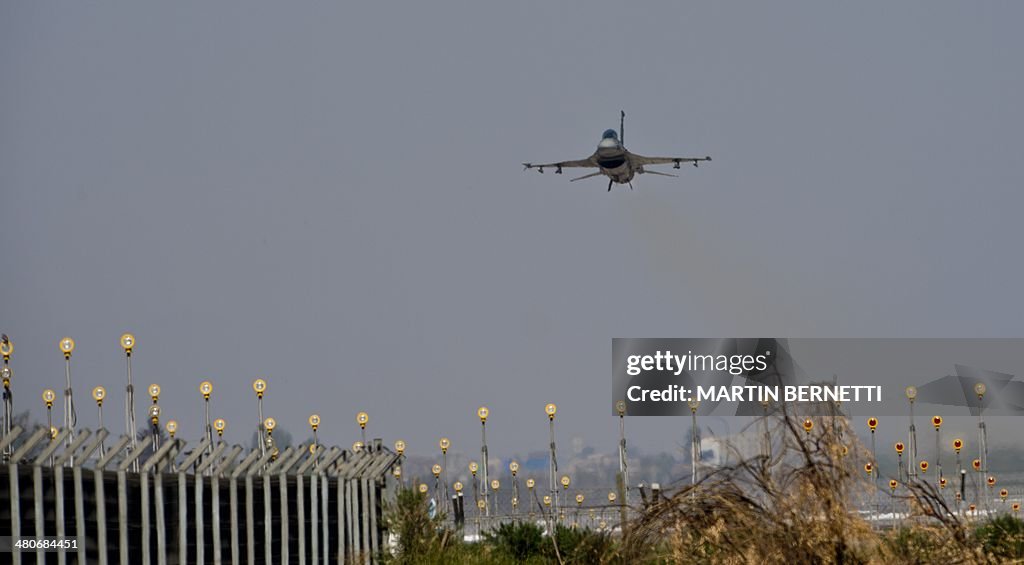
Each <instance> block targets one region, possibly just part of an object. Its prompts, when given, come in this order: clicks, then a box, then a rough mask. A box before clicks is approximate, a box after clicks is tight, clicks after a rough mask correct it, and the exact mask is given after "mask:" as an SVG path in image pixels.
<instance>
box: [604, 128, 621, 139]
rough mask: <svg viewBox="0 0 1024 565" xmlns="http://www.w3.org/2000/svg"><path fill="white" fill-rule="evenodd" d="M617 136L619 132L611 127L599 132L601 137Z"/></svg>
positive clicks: (615, 137) (613, 137) (616, 137)
mask: <svg viewBox="0 0 1024 565" xmlns="http://www.w3.org/2000/svg"><path fill="white" fill-rule="evenodd" d="M618 138H619V134H618V133H617V132H616V131H615V130H613V129H606V130H604V133H602V134H601V139H618Z"/></svg>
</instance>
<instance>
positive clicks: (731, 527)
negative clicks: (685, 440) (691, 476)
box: [621, 405, 986, 563]
mask: <svg viewBox="0 0 1024 565" xmlns="http://www.w3.org/2000/svg"><path fill="white" fill-rule="evenodd" d="M818 408H820V409H823V410H819V412H818V413H819V414H820V413H826V414H827V415H825V416H816V417H813V418H812V419H813V421H814V427H813V429H812V430H811V432H807V431H805V430H804V428H803V426H802V423H803V420H804V418H803V417H797V416H796V415H795V414H793V413H792V412H791V409H790V408H788V407H786V406H781V407H779V409H778V410H776V412H775V413H774V414H773V415H772V416H769V417H768V419H767V420H766V421H765V422H761V423H758V424H757V425H765V424H768V425H769V426H770V428H771V430H770V431H769V434H770V436H771V437H772V438H773V446H772V449H771V454H770V456H769V455H768V454H762V455H761V456H757V457H752V458H746V459H742V458H738V457H737V458H738V459H740V462H739V463H736V464H732V465H728V466H723V467H719V468H716V469H715V470H713V471H710V472H708V473H707V474H706V475H705V476H704V477H702V478H701V480H700V481H699V482H698V483H697V484H696V485H695V486H691V485H689V484H686V485H684V486H681V487H679V488H678V489H677V490H676V491H675V492H674V493H673V494H671V495H669V496H668V497H666V498H664V499H662V500H661V501H660V502H658V503H657V504H653V505H651V506H649V507H648V508H646V509H644V511H643V512H641V513H640V516H639V518H637V519H635V520H633V521H632V522H631V523H629V524H627V525H626V528H625V534H624V539H623V543H622V546H621V556H622V557H623V558H624V560H626V561H629V562H643V561H647V562H654V561H672V562H676V563H906V562H921V563H937V562H941V563H975V562H984V561H986V559H985V557H984V554H983V553H982V552H981V550H980V549H978V544H976V543H972V540H971V539H970V536H969V535H968V532H967V529H966V527H965V526H964V524H963V523H962V522H961V521H960V520H959V519H957V517H956V516H955V514H954V513H953V512H951V511H950V510H949V508H948V507H946V505H945V503H944V502H943V500H942V497H941V496H939V495H938V493H936V492H935V490H934V488H932V487H931V486H930V485H928V484H925V483H921V482H918V483H915V484H914V485H910V486H909V487H908V488H906V489H904V490H903V492H907V494H906V495H905V496H904V497H902V498H901V499H898V500H896V501H895V504H901V505H902V506H901V508H904V509H905V508H908V507H910V508H911V509H912V515H911V516H910V517H909V518H907V519H905V520H904V526H905V527H903V528H901V529H900V530H898V531H892V532H889V533H880V532H878V531H875V530H873V529H872V527H871V524H870V523H869V522H868V521H867V520H866V519H865V518H864V517H862V515H861V514H860V512H859V509H860V508H861V507H865V508H867V507H870V506H871V504H870V502H871V498H870V497H871V496H872V494H871V493H872V492H873V491H874V486H873V484H872V482H871V481H870V478H869V476H868V475H867V474H866V473H865V472H864V471H863V464H864V463H865V462H866V461H868V460H870V453H869V452H868V450H866V449H865V448H864V447H863V445H861V444H860V443H859V441H858V439H857V437H856V434H854V433H853V432H852V430H851V429H849V424H848V421H847V419H846V418H844V417H842V416H841V415H840V414H838V413H836V412H835V411H834V409H835V408H834V406H831V405H824V406H821V407H818ZM737 455H738V454H737ZM886 481H888V478H886ZM687 482H689V481H687ZM887 494H888V493H881V492H880V493H878V494H877V496H879V497H884V501H883V502H882V505H883V510H884V509H885V508H884V506H885V505H888V504H892V503H893V502H891V500H890V497H889V496H887ZM880 500H881V499H880Z"/></svg>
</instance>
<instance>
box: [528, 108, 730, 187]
mask: <svg viewBox="0 0 1024 565" xmlns="http://www.w3.org/2000/svg"><path fill="white" fill-rule="evenodd" d="M625 123H626V112H624V111H623V112H622V113H621V116H620V118H619V131H618V133H616V132H615V130H613V129H608V130H605V131H604V133H603V134H602V135H601V142H600V143H598V144H597V151H594V154H593V155H591V156H590V157H587V158H586V159H580V160H578V161H560V162H558V163H544V164H541V165H534V164H533V163H523V167H525V168H524V169H523V170H526V169H537V172H540V173H543V172H544V168H545V167H547V168H549V169H555V174H557V175H560V174H562V167H592V168H597V169H600V170H598V171H597V172H596V173H590V174H589V175H583V176H582V177H576V178H574V179H570V182H575V181H578V180H583V179H589V178H591V177H596V176H598V175H605V176H607V177H608V192H611V190H612V184H614V183H619V184H628V185H629V188H630V190H632V189H633V183H632V182H631V181H632V180H633V176H634V175H642V174H644V173H648V174H651V175H661V176H663V177H677V176H679V175H672V174H669V173H662V172H660V171H648V170H646V169H644V165H667V164H669V163H672V168H674V169H678V168H679V166H680V164H681V163H693V166H694V167H696V166H697V164H698V163H700V162H701V161H710V160H711V157H645V156H643V155H637V154H636V153H631V152H629V151H628V150H627V149H626V146H625V145H623V143H624V139H625V137H626V136H625Z"/></svg>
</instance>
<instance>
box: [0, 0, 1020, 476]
mask: <svg viewBox="0 0 1024 565" xmlns="http://www.w3.org/2000/svg"><path fill="white" fill-rule="evenodd" d="M1021 21H1024V6H1022V5H1021V4H1020V3H1013V2H985V3H973V2H972V3H965V2H935V1H928V2H924V1H921V2H903V3H897V4H894V3H890V2H858V3H848V4H843V5H838V4H835V3H822V2H769V3H765V2H746V3H732V2H713V3H712V2H708V3H693V4H686V5H684V4H683V3H680V2H660V3H654V2H652V3H645V4H643V5H642V6H641V5H632V4H630V5H629V6H626V5H624V4H623V3H621V2H616V3H609V2H586V3H583V2H579V3H551V2H504V3H496V4H495V3H472V2H460V3H449V2H442V3H438V2H431V3H405V4H404V5H400V6H399V5H391V4H386V3H336V4H325V3H318V4H316V5H301V4H300V5H296V4H294V3H287V4H284V3H255V2H217V3H207V2H173V3H162V4H158V5H154V4H144V5H139V4H132V3H116V4H105V3H94V2H90V3H79V2H53V3H50V2H47V3H40V2H5V3H3V4H0V290H2V293H3V295H2V299H0V329H2V330H3V331H4V332H6V333H8V334H9V335H10V336H11V337H12V339H13V340H14V341H15V343H16V347H17V350H16V352H15V357H14V360H13V367H14V370H15V383H14V390H15V395H16V397H15V400H16V404H17V408H18V409H19V410H20V409H24V408H26V407H31V408H32V409H33V411H34V413H35V415H36V416H37V417H38V418H43V417H44V411H43V405H42V402H41V401H40V400H39V393H40V392H41V390H42V389H43V388H44V387H47V386H48V387H52V388H54V389H57V390H60V389H61V388H62V387H63V384H62V383H63V366H62V364H63V360H62V358H61V356H60V354H59V352H58V350H57V340H58V339H59V338H60V337H61V336H62V335H70V336H72V337H74V338H75V339H76V340H77V342H78V349H77V351H76V353H75V356H74V359H73V364H74V365H73V367H74V369H73V378H74V383H75V391H76V394H77V398H78V407H79V411H80V413H81V414H82V417H81V422H82V424H84V425H88V426H93V425H95V405H94V404H93V403H92V402H91V401H88V400H87V394H88V390H89V389H91V388H92V387H93V386H95V385H97V384H103V385H105V386H106V387H107V388H108V389H109V390H110V391H111V401H110V402H108V404H107V412H106V414H107V421H108V422H111V423H112V427H113V428H114V429H115V430H119V426H120V421H121V416H120V405H121V397H122V394H123V389H124V359H123V355H122V354H121V352H120V349H119V347H118V345H117V339H118V336H119V335H120V334H121V333H122V332H124V331H132V332H134V333H135V334H136V336H137V338H138V343H139V345H138V348H137V352H136V355H135V358H134V365H133V367H134V369H135V377H136V379H137V381H138V384H139V387H140V388H141V387H144V386H145V385H147V384H149V383H150V382H158V383H160V384H161V385H162V386H163V390H164V393H163V397H162V398H161V405H162V406H163V407H164V414H165V415H166V416H167V417H175V418H177V419H178V421H179V422H180V424H181V429H182V432H181V433H182V434H183V435H184V436H185V437H193V438H194V437H197V436H198V435H199V430H200V425H201V422H200V419H201V415H202V401H201V397H200V395H199V393H198V390H197V386H198V383H199V382H200V381H201V380H202V379H203V377H209V378H211V379H212V380H213V382H214V385H215V387H216V388H215V391H214V396H213V406H214V412H215V415H218V416H223V417H225V418H226V419H227V421H228V433H227V435H228V436H229V439H231V440H232V441H242V440H243V439H244V438H247V437H248V434H249V433H250V432H251V429H252V428H253V427H254V426H255V424H256V414H255V396H254V394H253V393H252V392H251V389H250V388H249V384H250V382H251V381H252V379H254V378H255V377H257V376H264V377H266V378H267V379H268V380H269V382H270V391H269V393H268V395H267V404H266V407H267V414H268V415H274V416H275V417H277V419H278V420H279V422H280V423H281V425H282V426H284V427H287V428H289V429H291V430H293V432H295V433H296V435H297V436H300V437H301V436H302V432H301V429H302V428H304V427H305V425H306V424H305V421H306V417H307V416H308V414H309V413H311V412H319V413H320V414H321V415H322V416H323V422H324V423H323V428H322V434H323V436H322V437H324V438H325V439H326V440H327V441H329V442H337V443H341V444H346V445H347V444H349V443H350V442H351V441H353V440H354V439H356V437H357V436H358V428H357V426H356V423H355V419H354V418H355V414H356V412H357V411H359V410H366V411H368V412H369V413H370V416H371V422H370V426H369V428H370V432H371V433H370V435H371V436H381V437H384V438H386V440H387V441H388V442H389V443H390V442H391V441H393V440H394V439H396V438H398V437H402V438H404V439H406V440H407V441H408V442H409V445H410V448H411V449H412V450H413V451H415V452H420V453H427V452H431V451H434V450H436V447H435V446H436V442H437V439H438V438H439V437H440V436H441V435H448V436H450V437H451V438H452V440H453V444H454V446H453V449H455V450H456V451H464V450H466V451H468V450H477V449H479V447H478V445H477V442H478V427H479V425H478V424H477V420H476V418H475V416H474V411H475V409H476V407H477V406H478V405H480V404H487V405H488V406H490V408H491V412H492V419H491V425H490V426H489V437H490V439H491V440H492V441H491V443H492V453H494V454H496V455H497V456H500V455H502V454H504V453H507V452H510V451H514V450H518V451H526V450H529V449H543V448H544V447H545V446H546V444H547V437H546V436H547V424H546V421H545V417H544V416H543V406H544V404H545V403H546V402H549V401H553V402H557V403H558V404H559V407H560V411H559V417H558V421H557V427H558V432H559V441H560V442H565V443H566V444H567V440H568V438H570V437H572V436H580V437H582V438H583V439H584V440H585V441H586V442H588V443H592V444H594V445H596V446H598V447H599V448H605V449H607V450H609V451H610V450H612V449H614V445H615V435H616V433H617V425H616V422H615V421H614V418H612V417H611V416H610V411H609V406H608V404H609V402H608V398H609V394H610V386H611V385H610V380H611V376H610V375H611V367H610V364H611V338H612V337H674V336H694V337H702V336H708V337H718V336H734V335H742V336H758V335H764V336H806V337H816V336H954V337H959V336H965V337H966V336H1021V335H1024V307H1022V305H1021V301H1020V299H1019V296H1020V292H1019V286H1020V280H1021V277H1022V275H1024V265H1022V263H1021V261H1020V260H1019V257H1020V249H1019V247H1020V241H1021V237H1020V226H1019V219H1020V211H1021V209H1022V207H1024V194H1022V191H1021V187H1022V186H1024V169H1022V167H1021V158H1020V155H1021V150H1022V138H1021V136H1022V133H1021V132H1024V106H1022V105H1021V104H1020V101H1021V100H1024V66H1022V65H1021V64H1020V54H1021V53H1024V36H1022V35H1021V34H1020V29H1019V28H1020V22H1021ZM620 108H621V109H625V110H626V112H627V114H628V117H627V123H626V142H627V146H628V147H629V148H630V149H632V150H633V151H637V152H640V153H647V154H679V155H694V156H702V155H712V156H713V158H714V162H712V163H710V164H709V165H708V166H707V167H701V168H700V169H692V168H689V169H688V168H684V169H683V170H682V171H681V173H682V176H681V178H679V179H667V178H661V177H642V178H640V179H639V182H638V183H637V190H635V191H632V192H630V191H629V190H628V189H625V190H623V188H621V187H617V188H616V189H615V190H614V191H613V192H612V193H611V194H607V193H605V183H604V182H603V181H601V180H600V179H594V180H590V181H582V182H579V183H572V184H570V183H569V182H568V178H569V175H564V176H555V175H551V174H544V175H538V174H536V173H534V172H523V171H522V170H521V167H520V165H519V163H520V162H522V161H534V162H537V161H544V160H562V159H577V158H581V157H584V156H586V155H589V154H590V153H591V152H592V151H593V148H594V147H595V145H596V143H597V141H598V139H599V136H600V133H601V131H602V130H604V129H605V128H609V127H617V125H618V111H619V109H620ZM138 396H139V404H140V408H139V411H138V414H139V418H140V419H141V417H142V408H141V405H142V404H145V403H147V402H148V399H146V398H145V394H141V393H140V394H139V395H138ZM56 414H57V415H58V417H59V414H60V411H59V410H58V411H57V412H56ZM685 425H686V423H685V422H682V421H674V420H669V419H654V418H649V419H645V420H640V419H636V418H634V419H631V421H630V423H629V426H630V430H631V433H632V435H633V439H632V440H631V441H632V442H633V443H634V444H635V445H641V446H643V447H645V448H650V449H654V448H658V447H660V446H666V445H674V444H679V443H681V442H683V441H684V439H683V438H682V431H683V430H684V429H685Z"/></svg>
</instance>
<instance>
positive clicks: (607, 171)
mask: <svg viewBox="0 0 1024 565" xmlns="http://www.w3.org/2000/svg"><path fill="white" fill-rule="evenodd" d="M594 160H595V161H596V162H597V165H598V166H599V167H600V168H601V172H602V173H603V174H604V175H605V176H607V177H608V178H610V179H612V180H613V181H615V182H617V183H619V184H626V183H628V182H629V181H631V180H633V175H634V174H635V173H636V171H634V170H633V167H632V166H631V163H630V162H629V156H628V154H627V153H626V148H625V147H623V146H622V144H621V143H619V142H618V140H617V139H613V138H605V139H602V140H601V143H599V144H598V145H597V153H596V154H595V155H594Z"/></svg>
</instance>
